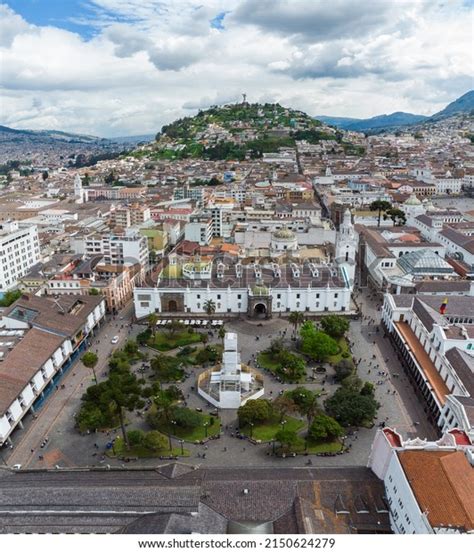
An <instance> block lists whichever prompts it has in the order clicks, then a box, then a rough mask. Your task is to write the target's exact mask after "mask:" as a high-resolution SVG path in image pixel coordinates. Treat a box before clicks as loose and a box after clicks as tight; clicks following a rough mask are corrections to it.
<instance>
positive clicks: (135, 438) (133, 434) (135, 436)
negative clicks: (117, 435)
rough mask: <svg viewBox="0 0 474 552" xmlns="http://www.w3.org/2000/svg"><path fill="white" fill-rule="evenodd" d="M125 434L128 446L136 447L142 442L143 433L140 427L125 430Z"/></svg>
mask: <svg viewBox="0 0 474 552" xmlns="http://www.w3.org/2000/svg"><path fill="white" fill-rule="evenodd" d="M127 436H128V442H129V443H130V446H131V447H136V446H138V445H141V444H142V442H143V438H144V436H145V434H144V433H143V431H141V430H140V429H132V430H131V431H127Z"/></svg>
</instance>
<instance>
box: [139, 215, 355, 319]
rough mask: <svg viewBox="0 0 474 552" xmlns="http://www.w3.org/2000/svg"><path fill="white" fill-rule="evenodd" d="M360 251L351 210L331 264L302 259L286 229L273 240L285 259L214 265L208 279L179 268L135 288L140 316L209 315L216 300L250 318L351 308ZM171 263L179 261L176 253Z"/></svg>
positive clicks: (224, 310)
mask: <svg viewBox="0 0 474 552" xmlns="http://www.w3.org/2000/svg"><path fill="white" fill-rule="evenodd" d="M356 249H357V239H356V235H355V233H354V227H353V225H352V222H351V214H350V212H349V211H347V212H346V213H345V215H344V221H343V223H342V224H341V227H340V231H339V232H338V235H337V239H336V244H335V256H334V260H333V262H332V263H331V264H316V263H315V262H311V260H310V259H300V258H299V256H298V249H297V243H296V241H295V240H294V234H293V233H292V232H289V231H287V230H285V231H280V232H279V233H277V234H276V235H275V236H274V238H273V240H272V247H271V253H277V252H278V253H280V254H281V253H283V252H285V253H287V254H288V255H287V257H286V259H287V261H286V262H285V263H281V262H275V261H276V259H274V260H272V259H271V258H270V259H267V260H266V261H264V262H263V261H262V263H261V264H260V263H259V262H258V260H255V261H254V262H252V263H250V264H241V263H240V262H237V263H234V264H224V263H223V262H217V263H212V264H211V266H210V271H209V274H206V277H205V278H204V277H203V278H200V277H199V276H196V273H194V277H193V278H189V277H187V276H186V274H187V273H186V271H183V270H182V271H181V272H179V271H178V272H176V271H173V274H174V276H173V277H170V278H165V277H163V276H162V275H160V277H159V278H158V281H157V283H156V286H155V287H149V288H136V289H135V290H134V302H135V314H136V317H137V318H138V319H140V318H144V317H146V316H147V315H148V314H150V313H163V314H164V313H183V315H185V314H190V315H191V314H193V315H199V314H206V313H207V312H208V310H209V305H210V304H211V305H212V307H213V309H212V310H213V311H214V313H215V314H222V315H223V314H226V315H229V314H235V315H247V316H248V317H250V318H270V317H272V316H280V315H282V314H284V313H289V312H292V311H297V312H303V313H308V314H319V313H325V312H331V313H341V312H348V311H350V309H351V293H352V288H353V280H354V272H355V254H356ZM271 256H273V255H271ZM170 261H171V262H174V261H173V260H172V259H171V256H170ZM188 264H189V263H188ZM168 272H170V271H168ZM177 273H180V276H179V277H177V276H176V274H177Z"/></svg>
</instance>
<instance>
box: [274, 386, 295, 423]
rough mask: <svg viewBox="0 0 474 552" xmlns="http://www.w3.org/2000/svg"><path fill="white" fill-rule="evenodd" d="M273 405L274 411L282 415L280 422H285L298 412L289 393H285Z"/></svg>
mask: <svg viewBox="0 0 474 552" xmlns="http://www.w3.org/2000/svg"><path fill="white" fill-rule="evenodd" d="M272 405H273V410H274V411H275V412H277V413H278V414H279V415H280V422H282V421H283V419H284V417H285V416H287V415H288V414H291V413H293V412H295V411H296V410H297V408H296V405H295V403H294V401H293V400H292V399H291V397H290V396H289V395H288V394H287V393H284V394H283V395H280V396H279V397H277V398H276V399H274V400H273V403H272Z"/></svg>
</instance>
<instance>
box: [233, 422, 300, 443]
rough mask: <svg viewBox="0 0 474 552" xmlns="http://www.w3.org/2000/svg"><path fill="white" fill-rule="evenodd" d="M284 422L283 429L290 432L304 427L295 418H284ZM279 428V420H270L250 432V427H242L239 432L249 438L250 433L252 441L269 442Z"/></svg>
mask: <svg viewBox="0 0 474 552" xmlns="http://www.w3.org/2000/svg"><path fill="white" fill-rule="evenodd" d="M284 420H285V421H286V423H285V424H284V427H285V429H289V430H291V431H297V432H298V431H300V430H301V429H303V428H304V427H305V425H306V423H305V422H304V421H303V420H298V419H297V418H293V417H292V416H285V417H284ZM281 427H282V426H281V424H280V423H279V420H272V421H270V422H267V423H265V424H260V425H255V426H254V427H253V431H252V432H251V431H250V429H251V428H250V427H244V428H242V429H241V430H240V432H241V433H242V434H243V435H247V436H249V437H250V434H251V433H252V437H253V439H256V440H257V441H271V440H272V439H273V438H274V437H275V434H276V433H277V432H278V431H279V430H280V429H281Z"/></svg>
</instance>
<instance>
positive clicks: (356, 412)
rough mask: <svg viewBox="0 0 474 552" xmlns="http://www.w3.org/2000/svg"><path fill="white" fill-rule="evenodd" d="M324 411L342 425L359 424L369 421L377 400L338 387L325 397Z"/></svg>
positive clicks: (373, 414)
mask: <svg viewBox="0 0 474 552" xmlns="http://www.w3.org/2000/svg"><path fill="white" fill-rule="evenodd" d="M324 406H325V408H326V412H327V413H328V414H329V415H330V416H332V417H333V418H335V419H336V420H337V421H338V422H339V423H340V424H341V425H343V426H346V427H347V426H359V425H361V424H363V423H365V422H371V421H372V420H373V418H374V417H375V414H376V413H377V409H378V407H379V404H378V402H377V401H376V400H375V399H374V398H373V397H371V396H368V395H361V394H360V393H358V392H357V391H354V390H352V389H347V388H344V387H341V388H339V389H338V390H337V391H336V392H335V393H334V395H332V397H329V398H328V399H326V401H325V403H324Z"/></svg>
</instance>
